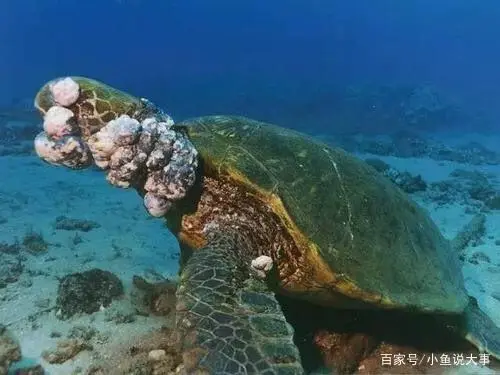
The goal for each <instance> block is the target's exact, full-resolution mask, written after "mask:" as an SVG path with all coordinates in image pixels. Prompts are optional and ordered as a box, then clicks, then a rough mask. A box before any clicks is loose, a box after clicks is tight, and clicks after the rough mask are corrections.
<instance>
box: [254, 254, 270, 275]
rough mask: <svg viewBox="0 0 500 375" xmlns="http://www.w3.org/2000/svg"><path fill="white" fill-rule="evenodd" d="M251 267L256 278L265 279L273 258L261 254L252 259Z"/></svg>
mask: <svg viewBox="0 0 500 375" xmlns="http://www.w3.org/2000/svg"><path fill="white" fill-rule="evenodd" d="M251 267H252V270H253V271H255V273H256V274H257V277H258V278H260V279H265V278H266V276H267V274H268V273H269V271H271V269H272V268H273V260H272V259H271V257H268V256H267V255H261V256H259V257H257V258H255V259H253V260H252V264H251Z"/></svg>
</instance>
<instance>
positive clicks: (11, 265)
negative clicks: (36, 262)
mask: <svg viewBox="0 0 500 375" xmlns="http://www.w3.org/2000/svg"><path fill="white" fill-rule="evenodd" d="M20 250H21V247H20V246H19V244H18V243H15V244H7V243H0V289H2V288H5V287H6V286H7V284H10V283H15V282H16V281H18V280H19V277H20V276H21V274H22V273H23V270H24V264H23V257H22V256H21V255H20Z"/></svg>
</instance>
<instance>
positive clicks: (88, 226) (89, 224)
mask: <svg viewBox="0 0 500 375" xmlns="http://www.w3.org/2000/svg"><path fill="white" fill-rule="evenodd" d="M100 227H101V225H100V224H99V223H97V222H95V221H92V220H83V219H72V218H69V217H66V216H58V217H56V222H55V223H54V228H55V229H60V230H70V231H80V232H89V231H91V230H92V229H97V228H100ZM77 241H78V240H77Z"/></svg>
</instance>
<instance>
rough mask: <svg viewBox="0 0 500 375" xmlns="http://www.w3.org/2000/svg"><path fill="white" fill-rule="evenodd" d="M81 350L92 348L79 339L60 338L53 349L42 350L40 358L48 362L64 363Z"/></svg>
mask: <svg viewBox="0 0 500 375" xmlns="http://www.w3.org/2000/svg"><path fill="white" fill-rule="evenodd" d="M83 350H92V346H91V345H89V344H88V343H87V342H85V341H83V340H79V339H67V340H60V341H58V342H57V347H56V348H55V349H52V350H44V351H43V352H42V358H43V359H44V360H46V361H47V362H49V363H64V362H66V361H68V360H70V359H71V358H74V357H75V356H76V355H77V354H78V353H80V352H81V351H83Z"/></svg>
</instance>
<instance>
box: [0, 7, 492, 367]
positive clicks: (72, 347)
mask: <svg viewBox="0 0 500 375" xmlns="http://www.w3.org/2000/svg"><path fill="white" fill-rule="evenodd" d="M2 8H3V11H2V12H0V56H1V58H0V83H1V84H0V374H4V373H6V371H7V368H8V367H9V364H12V366H11V367H10V368H11V369H10V372H9V373H12V374H14V373H16V371H17V373H18V374H27V373H29V372H27V371H28V368H31V371H32V372H31V373H32V374H38V373H43V372H42V370H41V367H36V366H38V365H40V366H42V367H43V368H44V369H45V371H46V373H48V374H62V375H66V374H91V373H98V372H92V371H97V370H95V369H94V370H92V365H93V364H95V363H100V362H102V361H109V362H110V363H115V362H120V361H125V359H124V358H128V357H130V355H127V354H123V353H130V352H129V351H127V350H130V348H129V346H130V345H132V344H130V340H132V339H134V340H135V339H136V338H137V342H135V341H134V344H133V345H135V346H134V347H137V348H141V347H143V349H142V350H143V351H144V352H145V353H146V356H147V353H150V352H151V351H153V350H155V349H158V345H159V344H158V345H156V344H155V345H156V346H155V345H153V344H151V343H157V342H161V340H162V336H161V327H163V326H169V324H170V325H171V322H172V317H171V315H172V314H170V313H171V308H172V301H173V299H174V297H173V294H174V292H173V290H174V287H173V286H172V283H171V282H170V280H175V279H176V277H177V271H178V261H179V248H178V244H177V242H176V240H175V238H174V237H173V236H172V235H171V234H170V233H169V232H168V230H167V229H166V228H165V226H164V224H163V223H161V221H160V220H154V219H152V218H150V217H149V216H148V215H147V213H146V212H145V210H144V208H143V205H142V202H141V200H140V199H139V198H138V196H137V194H136V193H134V192H132V191H128V190H118V189H115V188H112V187H110V186H109V184H107V183H106V181H105V178H104V176H103V174H102V173H100V172H99V171H97V170H86V171H79V172H74V171H67V170H64V169H61V168H56V167H49V166H47V165H45V164H44V163H42V162H41V161H40V160H39V159H38V158H37V157H36V155H35V153H34V150H33V139H34V137H35V136H36V134H37V133H38V132H39V131H40V130H41V122H42V120H41V118H40V117H39V115H38V114H37V113H36V112H35V110H34V108H33V100H34V96H35V94H36V92H37V91H38V89H39V88H40V87H41V86H42V85H43V84H44V83H45V82H47V81H48V80H51V79H54V78H56V77H60V76H66V75H77V76H87V77H91V78H94V79H97V80H100V81H103V82H105V83H107V84H109V85H111V86H113V87H116V88H119V89H121V90H124V91H126V92H129V93H131V94H133V95H136V96H141V97H146V98H148V99H150V100H152V101H153V102H154V103H156V104H157V105H159V106H160V107H162V108H163V109H164V110H165V111H166V112H168V113H169V114H170V115H172V117H173V119H174V120H175V121H180V120H182V119H186V118H189V117H193V116H200V115H211V114H236V115H244V116H247V117H250V118H253V119H256V120H261V121H265V122H270V123H274V124H277V125H281V126H284V127H288V128H293V129H295V130H299V131H302V132H305V133H308V134H310V135H312V136H314V137H317V138H318V139H320V140H322V141H324V142H326V143H328V144H330V145H333V146H340V147H342V148H344V149H346V150H347V151H349V152H352V153H354V154H355V155H356V156H358V157H359V158H362V159H365V160H367V161H368V163H370V164H371V165H372V166H373V167H374V168H375V169H377V170H378V171H379V172H380V173H381V174H383V175H385V176H386V177H387V178H389V179H390V180H391V181H392V182H393V183H394V184H396V185H398V186H399V187H400V188H401V189H403V190H404V191H405V192H406V193H407V194H410V195H411V197H412V198H413V199H414V200H415V201H417V203H419V204H421V205H422V206H423V207H424V208H426V209H427V210H428V211H429V213H430V215H431V217H432V218H433V219H434V220H435V221H436V223H437V224H438V226H439V228H440V229H441V231H442V232H443V234H444V235H445V236H446V237H447V238H450V239H451V238H453V237H454V236H455V235H456V234H457V233H458V232H459V230H461V229H462V228H463V227H464V226H465V225H466V224H467V223H469V222H470V221H471V219H473V218H474V219H475V221H473V224H474V227H473V228H472V229H471V230H470V231H469V233H470V236H469V238H467V239H466V240H465V243H464V245H463V249H462V252H461V253H460V259H461V261H462V265H463V273H464V278H465V282H466V288H467V290H468V291H469V293H470V294H471V295H473V296H474V297H475V298H476V299H477V300H478V303H479V304H480V306H481V308H482V309H483V310H484V311H485V312H486V313H487V314H488V315H489V316H490V317H491V319H492V320H493V321H494V322H495V323H496V324H497V325H498V326H500V183H499V180H498V178H499V176H500V125H499V124H500V105H499V103H500V84H499V81H500V79H499V78H500V74H499V67H500V49H499V48H498V36H499V35H500V23H499V22H498V20H499V19H500V3H498V2H497V1H493V0H483V1H481V2H474V1H465V0H441V1H435V0H434V1H431V0H407V1H397V0H377V1H374V0H372V1H370V0H354V1H337V0H329V1H326V0H310V1H298V0H286V1H263V0H256V1H202V0H187V1H170V0H163V1H162V0H149V1H148V0H143V1H140V0H87V1H76V0H64V1H63V0H17V1H14V0H4V1H3V2H2ZM96 270H97V271H96ZM83 271H91V272H92V273H91V274H89V275H90V276H89V275H87V276H88V277H89V280H87V282H88V283H89V284H88V285H90V286H92V285H95V280H94V279H92V277H91V276H95V278H96V279H99V280H104V281H102V282H107V283H110V285H112V286H113V287H116V289H117V292H116V294H117V295H120V296H122V297H121V298H120V299H118V300H116V301H115V302H113V304H111V306H110V307H106V308H101V306H99V305H97V308H96V310H97V311H95V312H94V311H90V313H84V314H76V315H75V316H74V317H73V316H72V317H71V318H68V319H61V317H60V316H58V315H57V311H58V304H59V303H60V301H59V302H58V291H60V285H61V281H62V280H64V278H65V277H68V275H71V274H74V273H75V272H83ZM84 281H85V280H84ZM84 281H81V282H82V283H84ZM160 296H161V298H160ZM113 299H114V298H113ZM158 300H161V301H162V302H161V304H160V305H161V306H160V307H158V303H159V302H158ZM151 304H153V305H154V306H153V307H152V305H151ZM163 304H164V305H163ZM294 309H295V307H294V308H290V311H291V312H290V314H291V315H290V319H292V320H293V319H294V318H293V315H294V314H298V313H297V312H296V311H295V310H294ZM300 314H301V313H300ZM300 314H299V315H300ZM320 314H323V315H324V314H325V313H324V311H322V312H320ZM295 319H296V320H297V317H295ZM311 319H312V318H311ZM299 320H300V318H299ZM315 329H318V330H319V328H317V327H316V328H315ZM299 331H300V330H299ZM151 332H153V333H151ZM300 332H302V331H300ZM318 332H319V333H318ZM318 332H312V331H308V333H307V334H304V338H303V340H304V341H307V342H308V343H310V344H311V345H310V347H309V349H308V350H310V352H309V351H305V353H306V354H304V355H311V356H312V357H311V358H310V359H309V360H308V359H307V358H306V359H305V362H307V366H308V371H310V372H312V373H314V372H320V371H321V372H322V373H332V371H333V370H332V368H334V367H335V366H334V362H335V360H334V359H335V358H337V357H336V355H334V354H332V353H333V352H334V349H335V345H333V344H332V343H331V342H330V341H332V340H333V339H332V338H331V337H330V336H328V334H327V333H325V332H324V331H318ZM64 340H65V341H64ZM141 340H142V341H141ZM329 340H330V341H329ZM61 341H64V343H63V344H64V345H67V347H66V352H64V350H61V348H59V347H58V346H57V345H58V343H60V342H61ZM144 342H147V343H149V344H144ZM332 342H333V341H332ZM126 345H128V346H127V348H125V346H126ZM141 345H142V346H141ZM148 345H149V346H148ZM306 346H307V345H306ZM68 347H69V349H68ZM58 348H59V349H58ZM144 348H146V349H144ZM386 349H387V348H386ZM57 350H59V351H57ZM138 350H139V349H138ZM315 350H316V352H315ZM380 350H381V349H380ZM387 350H389V349H387ZM391 350H394V351H395V352H397V351H398V350H399V351H403V350H404V349H402V348H397V349H391ZM405 350H408V353H410V352H411V349H405ZM429 350H430V349H429ZM61 352H64V353H65V354H64V353H63V354H61ZM313 352H314V353H316V354H309V353H313ZM54 353H56V354H54ZM68 353H70V354H68ZM318 353H319V354H318ZM325 353H326V354H325ZM54 358H55V359H54ZM377 358H378V360H380V356H378V357H377ZM18 360H20V361H18ZM372 360H373V358H372ZM113 361H115V362H113ZM375 362H377V361H375ZM377 363H378V362H377ZM370 364H372V362H366V363H365V364H364V365H363V366H365V367H363V368H361V367H359V368H357V369H355V371H357V372H358V373H370V372H366V371H375V370H373V368H375V367H377V365H373V364H372V365H373V366H375V367H373V368H372V370H369V369H370V366H369V365H370ZM144 366H146V365H144ZM360 366H361V365H360ZM379 367H380V366H379ZM379 367H377V371H378V370H380V371H382V370H381V369H380V368H379ZM431 367H432V368H431ZM20 369H24V370H20ZM363 369H365V370H366V371H365V372H363V371H364V370H363ZM367 369H368V370H367ZM4 370H5V371H4ZM400 370H401V371H403V370H402V369H399V368H397V367H393V368H392V369H387V368H384V369H383V371H393V372H391V373H398V371H400ZM2 371H4V372H2ZM22 371H24V372H22ZM33 371H38V372H33ZM353 371H354V370H353ZM404 371H406V372H405V373H412V372H411V371H417V369H414V368H413V367H412V366H407V368H405V369H404ZM418 371H420V372H422V371H424V373H432V371H434V373H435V372H437V373H442V372H444V371H453V372H451V373H458V371H464V373H466V372H467V371H469V372H468V373H474V374H475V373H484V374H494V373H498V367H494V366H491V365H490V366H481V365H480V364H477V365H473V366H462V367H460V368H459V369H453V370H449V369H446V368H444V367H442V366H441V367H440V366H429V367H428V368H426V369H421V368H419V369H418ZM103 373H110V372H109V371H108V372H106V371H104V372H103ZM124 373H125V372H124ZM151 373H153V372H151ZM158 373H160V372H158Z"/></svg>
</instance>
